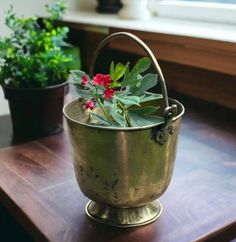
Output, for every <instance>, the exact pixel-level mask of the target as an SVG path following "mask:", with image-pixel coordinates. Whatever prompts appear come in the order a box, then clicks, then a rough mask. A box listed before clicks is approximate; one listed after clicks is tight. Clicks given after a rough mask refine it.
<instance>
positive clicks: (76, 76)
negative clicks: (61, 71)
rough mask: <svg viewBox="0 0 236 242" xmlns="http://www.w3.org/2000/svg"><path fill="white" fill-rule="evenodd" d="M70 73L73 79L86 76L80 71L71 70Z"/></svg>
mask: <svg viewBox="0 0 236 242" xmlns="http://www.w3.org/2000/svg"><path fill="white" fill-rule="evenodd" d="M70 73H71V74H72V77H73V78H82V76H84V75H86V73H85V72H84V71H81V70H71V71H70Z"/></svg>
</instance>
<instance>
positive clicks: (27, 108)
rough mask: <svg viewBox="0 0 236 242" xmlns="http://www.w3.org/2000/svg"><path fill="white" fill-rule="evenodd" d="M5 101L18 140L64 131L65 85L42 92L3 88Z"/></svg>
mask: <svg viewBox="0 0 236 242" xmlns="http://www.w3.org/2000/svg"><path fill="white" fill-rule="evenodd" d="M2 88H3V91H4V95H5V98H6V99H7V100H8V103H9V109H10V113H11V119H12V124H13V133H14V135H15V136H20V137H42V136H47V135H52V134H56V133H59V132H61V131H62V129H63V115H62V108H63V104H64V96H65V95H66V94H67V93H68V90H69V87H68V83H67V82H65V83H62V84H58V85H55V86H49V87H45V88H11V87H8V86H5V85H3V86H2Z"/></svg>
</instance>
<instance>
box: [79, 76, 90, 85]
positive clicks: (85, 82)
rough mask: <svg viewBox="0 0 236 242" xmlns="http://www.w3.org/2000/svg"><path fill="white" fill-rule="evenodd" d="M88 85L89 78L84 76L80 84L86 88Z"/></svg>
mask: <svg viewBox="0 0 236 242" xmlns="http://www.w3.org/2000/svg"><path fill="white" fill-rule="evenodd" d="M87 83H88V78H87V76H86V75H84V76H82V82H81V83H80V84H81V86H84V85H85V84H87Z"/></svg>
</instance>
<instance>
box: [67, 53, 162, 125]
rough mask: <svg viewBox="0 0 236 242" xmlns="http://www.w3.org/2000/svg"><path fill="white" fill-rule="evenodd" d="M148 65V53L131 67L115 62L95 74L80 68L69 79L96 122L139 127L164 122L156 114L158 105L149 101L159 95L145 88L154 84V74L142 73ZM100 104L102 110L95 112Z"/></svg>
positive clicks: (159, 97) (155, 76) (128, 64)
mask: <svg viewBox="0 0 236 242" xmlns="http://www.w3.org/2000/svg"><path fill="white" fill-rule="evenodd" d="M150 65H151V60H150V58H148V57H144V58H142V59H140V60H139V61H138V62H137V63H136V64H135V65H134V67H133V68H132V69H130V63H129V62H128V63H127V64H126V65H123V64H121V63H118V64H116V65H115V63H114V62H112V63H111V65H110V73H109V74H107V75H103V74H97V75H96V76H94V77H93V78H90V77H89V76H88V75H87V74H86V73H85V72H83V71H80V70H75V71H72V72H71V73H72V79H73V80H72V83H73V84H74V85H75V87H76V89H77V92H78V94H79V96H81V97H82V98H84V100H85V101H84V104H83V105H82V109H88V110H89V111H90V115H91V116H92V118H94V119H95V120H96V121H97V122H98V124H100V125H105V126H119V127H142V126H146V125H151V124H160V123H163V122H164V120H163V117H160V116H158V115H157V114H156V111H157V109H158V107H155V106H150V105H148V104H147V102H148V101H152V100H156V99H161V98H162V95H160V94H154V93H149V92H147V90H148V89H150V88H152V87H153V86H155V85H156V84H157V75H156V74H152V73H148V74H143V73H144V72H145V71H146V70H147V69H148V68H149V67H150ZM96 108H100V109H101V111H102V114H103V115H101V114H99V113H98V112H95V110H96Z"/></svg>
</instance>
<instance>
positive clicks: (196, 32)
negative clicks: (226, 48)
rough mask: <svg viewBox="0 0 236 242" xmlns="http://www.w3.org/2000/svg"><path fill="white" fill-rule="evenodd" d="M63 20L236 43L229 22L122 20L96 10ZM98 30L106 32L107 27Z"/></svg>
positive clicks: (75, 13) (72, 14)
mask: <svg viewBox="0 0 236 242" xmlns="http://www.w3.org/2000/svg"><path fill="white" fill-rule="evenodd" d="M63 20H64V21H65V22H72V23H77V24H87V25H91V26H96V27H105V28H107V27H111V28H121V29H129V30H137V31H144V32H152V33H162V34H170V35H178V36H186V37H193V38H202V39H209V40H216V41H225V42H230V43H236V27H235V25H229V24H219V23H206V22H196V21H190V20H179V19H170V18H160V17H152V18H151V19H150V20H145V21H143V20H142V21H138V20H122V19H120V18H119V16H118V15H112V14H99V13H96V12H95V11H90V12H85V11H83V12H82V11H68V12H67V14H66V15H65V16H64V18H63ZM98 31H104V32H106V29H100V30H98Z"/></svg>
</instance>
